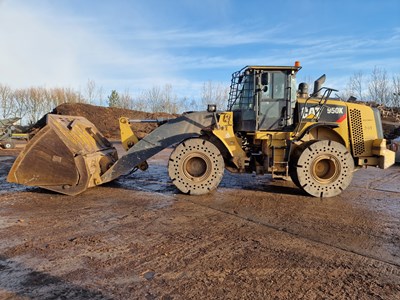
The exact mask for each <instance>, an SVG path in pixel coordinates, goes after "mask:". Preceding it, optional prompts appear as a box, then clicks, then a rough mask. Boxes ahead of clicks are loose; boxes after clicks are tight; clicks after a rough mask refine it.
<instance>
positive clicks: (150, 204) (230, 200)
mask: <svg viewBox="0 0 400 300" xmlns="http://www.w3.org/2000/svg"><path fill="white" fill-rule="evenodd" d="M2 154H3V155H6V156H0V164H1V168H0V188H1V191H0V299H400V217H399V216H400V184H399V183H400V166H398V165H397V166H394V167H392V168H390V169H389V170H385V171H383V170H379V169H374V168H369V169H367V170H361V171H358V172H357V174H356V175H355V178H354V180H353V182H352V184H351V186H350V187H349V188H348V189H347V190H346V191H345V192H344V193H343V194H342V195H341V196H338V197H334V198H329V199H317V198H310V197H308V196H306V195H303V194H301V193H300V191H299V190H298V189H297V188H295V187H294V186H293V185H292V184H291V183H287V182H283V181H276V182H272V181H271V179H270V177H268V176H265V177H253V176H251V175H231V174H229V173H227V172H226V173H225V176H224V179H223V181H222V184H221V186H220V188H219V189H218V191H216V192H214V193H212V194H210V195H207V196H199V197H195V196H186V195H182V194H179V193H177V191H176V190H175V188H174V187H173V186H172V184H171V183H170V182H169V181H168V176H167V170H166V159H167V157H168V151H164V152H162V153H161V154H160V155H158V156H156V157H155V158H153V159H152V160H151V161H150V168H149V170H148V171H146V172H140V171H138V172H137V173H134V174H132V175H130V176H128V177H126V178H122V179H120V180H119V181H117V182H114V183H112V184H108V185H106V186H102V187H97V188H93V189H90V190H88V191H87V192H85V193H84V194H82V195H80V196H77V197H69V196H62V195H58V194H54V193H50V192H47V191H44V190H41V189H38V188H26V187H22V186H17V185H11V184H8V183H6V182H5V176H6V174H7V172H8V170H9V168H10V166H11V163H12V161H13V158H12V157H11V156H7V155H9V154H11V155H12V154H13V153H12V152H6V151H3V153H2Z"/></svg>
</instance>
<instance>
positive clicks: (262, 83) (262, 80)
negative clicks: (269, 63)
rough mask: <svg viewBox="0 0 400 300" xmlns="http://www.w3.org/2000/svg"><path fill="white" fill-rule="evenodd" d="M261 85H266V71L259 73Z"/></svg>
mask: <svg viewBox="0 0 400 300" xmlns="http://www.w3.org/2000/svg"><path fill="white" fill-rule="evenodd" d="M261 85H268V73H262V74H261Z"/></svg>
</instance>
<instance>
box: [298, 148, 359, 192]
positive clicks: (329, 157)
mask: <svg viewBox="0 0 400 300" xmlns="http://www.w3.org/2000/svg"><path fill="white" fill-rule="evenodd" d="M291 161H292V162H291V166H290V175H291V178H292V180H293V182H294V183H295V184H296V185H297V186H298V187H299V188H301V189H302V190H304V191H305V192H306V193H308V194H309V195H311V196H314V197H321V198H322V197H333V196H337V195H339V194H340V193H341V192H342V191H343V190H345V189H346V188H347V187H348V186H349V184H350V183H351V180H352V178H353V170H354V161H353V158H352V156H351V154H350V152H349V151H348V150H347V149H346V147H345V146H343V145H342V144H340V143H338V142H334V141H327V140H324V141H312V142H307V143H305V144H304V145H301V146H300V147H298V149H296V150H295V152H294V153H293V155H292V159H291Z"/></svg>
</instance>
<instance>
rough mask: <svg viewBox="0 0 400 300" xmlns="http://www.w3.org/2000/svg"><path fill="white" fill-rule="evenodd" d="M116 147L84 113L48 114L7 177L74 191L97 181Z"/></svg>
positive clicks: (113, 159)
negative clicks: (82, 115) (45, 120)
mask: <svg viewBox="0 0 400 300" xmlns="http://www.w3.org/2000/svg"><path fill="white" fill-rule="evenodd" d="M117 159H118V156H117V151H116V149H115V148H114V147H112V145H111V143H110V142H109V141H108V140H107V139H106V138H105V137H104V136H103V135H102V134H101V133H100V132H99V131H98V130H97V128H96V127H95V126H94V125H93V124H92V123H91V122H89V121H88V120H87V119H85V118H83V117H76V116H61V115H51V114H49V115H48V116H47V125H46V126H44V127H43V128H42V129H41V130H40V131H39V132H38V133H37V134H36V135H35V136H34V137H33V139H32V140H31V141H30V142H29V143H28V144H27V145H26V147H25V149H24V150H23V151H22V152H21V153H20V155H19V156H18V157H17V159H16V160H15V162H14V164H13V166H12V168H11V170H10V172H9V174H8V177H7V181H9V182H14V183H19V184H24V185H30V186H39V187H42V188H44V189H48V190H52V191H56V192H59V193H62V194H67V195H77V194H79V193H81V192H83V191H85V190H86V189H87V188H88V187H92V186H95V185H97V184H99V183H100V182H101V181H100V178H101V175H102V174H103V173H105V172H106V171H107V169H108V168H110V167H111V166H112V165H113V164H114V162H115V161H117Z"/></svg>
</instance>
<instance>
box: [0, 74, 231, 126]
mask: <svg viewBox="0 0 400 300" xmlns="http://www.w3.org/2000/svg"><path fill="white" fill-rule="evenodd" d="M102 91H103V89H102V87H100V88H98V87H97V86H96V83H95V82H94V81H92V80H88V82H87V85H86V87H85V88H84V89H83V91H78V90H74V89H72V88H46V87H29V88H24V89H12V88H11V87H10V86H8V85H4V84H0V119H6V118H12V117H18V118H21V119H22V120H23V123H24V124H26V125H32V124H35V123H36V122H37V121H38V120H39V119H40V118H41V117H42V116H43V115H45V114H46V113H48V112H50V111H52V110H53V109H54V108H55V107H57V106H58V105H60V104H63V103H86V104H95V105H101V106H109V107H119V108H124V109H132V110H138V111H145V112H167V113H171V114H178V113H182V112H184V111H193V110H205V109H206V105H207V104H209V103H213V104H217V107H218V108H219V109H222V110H223V109H226V105H227V95H228V88H227V87H226V86H224V85H223V84H222V83H215V82H212V81H209V82H205V83H203V85H202V87H201V91H200V98H199V99H194V98H189V97H186V96H184V97H179V96H178V94H177V93H176V92H175V91H174V89H173V87H172V85H170V84H166V85H164V86H153V87H151V88H149V89H147V90H144V91H141V92H140V93H138V95H136V96H132V95H131V93H130V92H129V90H125V91H124V92H118V91H116V90H112V91H111V93H110V94H109V95H108V96H107V97H106V98H105V99H104V96H103V92H102Z"/></svg>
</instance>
